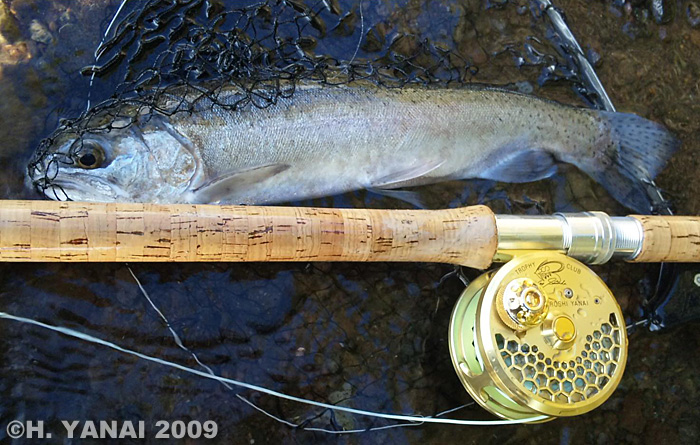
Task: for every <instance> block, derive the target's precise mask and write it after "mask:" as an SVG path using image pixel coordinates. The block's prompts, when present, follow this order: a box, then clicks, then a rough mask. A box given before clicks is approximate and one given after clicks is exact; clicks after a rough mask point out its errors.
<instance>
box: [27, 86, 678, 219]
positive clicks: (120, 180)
mask: <svg viewBox="0 0 700 445" xmlns="http://www.w3.org/2000/svg"><path fill="white" fill-rule="evenodd" d="M227 94H230V95H231V100H237V99H238V98H240V95H238V94H237V92H235V91H231V92H229V93H227V92H223V93H222V96H220V97H219V100H222V99H223V100H224V101H225V100H226V95H227ZM149 117H150V118H149V119H148V120H146V119H141V120H139V121H137V122H136V123H134V124H132V125H130V126H128V127H126V128H124V129H113V130H111V131H110V132H108V133H87V134H85V135H83V136H82V138H81V139H80V140H77V139H75V138H74V139H72V140H71V139H68V140H62V141H61V140H60V139H59V140H57V141H55V143H54V146H53V147H51V150H52V151H53V152H54V153H59V154H61V155H63V156H64V157H65V155H67V154H68V155H69V156H70V159H71V160H72V162H71V165H61V166H60V168H59V169H58V171H57V172H56V173H52V174H51V175H50V176H54V175H55V178H54V179H53V180H52V184H55V185H57V186H59V187H60V188H62V189H63V191H65V194H66V195H67V197H68V198H70V199H72V200H76V201H121V202H152V203H221V204H224V203H232V204H269V203H277V202H284V201H295V200H301V199H307V198H314V197H321V196H327V195H333V194H338V193H343V192H347V191H351V190H357V189H362V188H370V189H379V190H392V189H396V188H399V187H405V186H415V185H421V184H429V183H435V182H438V181H445V180H451V179H465V178H484V179H492V180H498V181H506V182H516V183H518V182H529V181H536V180H539V179H542V178H546V177H548V176H550V175H552V174H553V173H554V172H555V170H556V166H557V163H558V162H566V163H570V164H574V165H576V166H577V167H578V168H580V169H581V170H583V171H584V172H586V173H587V174H588V175H590V176H591V177H593V178H594V179H595V180H596V181H598V182H599V183H600V184H602V185H603V186H604V187H605V188H606V189H607V190H608V192H609V193H610V194H611V195H612V196H613V197H614V198H616V199H617V200H618V201H619V202H620V203H622V204H624V205H626V206H627V207H629V208H631V209H633V210H635V211H640V212H641V211H647V210H649V208H650V202H649V199H648V198H647V195H646V193H645V190H644V187H643V185H642V180H643V179H645V178H646V179H653V178H654V177H655V176H656V175H657V173H658V172H659V171H660V170H661V169H662V167H663V166H664V164H665V162H666V161H667V160H668V158H669V157H670V156H671V155H672V154H673V152H674V151H675V150H676V148H677V147H678V145H679V142H678V140H677V139H676V138H675V137H673V136H672V135H671V134H670V133H668V132H667V131H666V129H665V128H664V127H663V126H661V125H659V124H657V123H654V122H651V121H649V120H646V119H644V118H641V117H639V116H636V115H633V114H624V113H610V112H604V111H595V110H589V109H581V108H575V107H571V106H566V105H562V104H559V103H556V102H552V101H548V100H543V99H539V98H536V97H533V96H528V95H523V94H518V93H513V92H509V91H504V90H497V89H488V88H481V89H474V88H468V89H467V88H462V89H425V88H422V89H420V88H411V87H406V88H402V89H381V88H376V87H367V86H362V87H356V86H336V87H332V86H304V87H299V88H298V89H297V91H296V92H295V94H294V95H293V96H292V97H290V98H280V99H279V101H278V102H277V103H276V104H274V105H272V106H270V107H268V108H264V109H259V108H255V107H252V106H250V105H248V106H246V107H244V108H243V109H240V110H238V111H231V110H225V109H222V108H221V107H217V106H213V105H212V103H211V102H209V101H208V100H206V99H204V100H200V101H198V102H196V104H195V108H194V110H193V112H191V113H187V112H181V113H176V114H173V115H171V116H165V115H158V114H157V115H153V116H149ZM42 165H47V163H46V162H44V163H43V164H42ZM42 168H45V167H38V170H41V169H42ZM33 173H34V176H35V177H36V174H37V173H40V174H41V173H46V172H40V171H35V172H33Z"/></svg>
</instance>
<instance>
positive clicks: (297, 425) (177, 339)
mask: <svg viewBox="0 0 700 445" xmlns="http://www.w3.org/2000/svg"><path fill="white" fill-rule="evenodd" d="M125 265H126V268H127V269H128V270H129V273H130V274H131V276H132V277H133V278H134V281H136V284H137V285H138V287H139V289H140V290H141V293H142V294H143V296H144V297H145V298H146V300H148V303H149V304H150V305H151V307H152V308H153V309H154V310H155V311H156V313H158V315H159V316H160V318H161V320H163V322H164V323H165V325H166V327H167V328H168V330H169V331H170V333H171V334H172V336H173V339H174V340H175V344H176V345H177V346H178V347H179V348H180V349H182V350H183V351H185V352H187V353H189V354H190V355H191V356H192V358H193V359H194V360H195V361H196V362H197V364H199V365H200V366H201V367H202V368H204V369H205V370H206V371H207V372H208V373H209V374H210V375H211V376H214V377H216V374H215V373H214V371H213V370H212V369H211V368H210V367H209V366H208V365H206V364H204V363H203V362H202V361H201V360H200V359H199V357H198V356H197V354H196V353H195V352H194V351H192V350H191V349H189V348H188V347H187V346H185V344H184V343H183V342H182V339H181V338H180V336H179V335H177V333H176V332H175V330H174V329H173V328H172V325H171V324H170V321H169V320H168V319H167V317H166V316H165V314H163V312H162V311H161V310H160V309H159V308H158V306H156V304H155V302H154V301H153V299H152V298H151V297H150V296H149V295H148V292H146V289H145V288H144V287H143V285H142V284H141V281H140V280H139V279H138V278H137V277H136V274H135V273H134V271H133V270H132V269H131V266H130V265H129V264H128V263H127V264H125ZM221 384H222V385H224V386H225V387H226V388H227V389H230V390H233V387H232V386H231V385H229V384H228V383H227V382H224V381H221ZM235 396H236V397H237V398H238V399H239V400H240V401H241V402H244V403H245V404H247V405H248V406H250V407H251V408H253V409H255V410H256V411H258V412H260V413H262V414H264V415H266V416H267V417H270V418H271V419H273V420H276V421H277V422H279V423H282V424H283V425H286V426H288V427H291V428H299V429H302V430H305V431H313V432H321V433H328V434H351V433H362V432H369V431H379V430H384V429H389V428H400V427H407V426H419V425H421V424H422V422H421V423H402V424H396V425H384V426H380V427H370V428H365V429H355V430H344V431H339V430H329V429H326V428H317V427H306V426H303V425H304V423H306V422H308V421H310V420H312V419H307V420H305V421H304V422H302V423H292V422H290V421H288V420H286V419H283V418H281V417H277V416H275V415H274V414H272V413H270V412H268V411H266V410H265V409H263V408H262V407H260V406H258V405H256V404H255V403H253V402H251V401H250V400H248V399H246V398H245V397H243V396H242V395H240V394H235ZM473 404H474V402H472V403H469V404H465V405H462V406H459V407H457V408H452V409H450V410H447V411H443V412H441V413H438V414H436V415H435V417H440V416H443V415H445V414H448V413H451V412H454V411H457V410H460V409H462V408H465V407H467V406H470V405H473Z"/></svg>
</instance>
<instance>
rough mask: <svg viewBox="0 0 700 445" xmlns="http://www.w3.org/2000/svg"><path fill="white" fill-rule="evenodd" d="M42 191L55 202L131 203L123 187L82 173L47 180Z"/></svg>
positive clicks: (41, 188) (60, 175)
mask: <svg viewBox="0 0 700 445" xmlns="http://www.w3.org/2000/svg"><path fill="white" fill-rule="evenodd" d="M35 185H36V184H35ZM40 191H41V192H42V193H43V194H44V196H46V197H47V198H49V199H53V200H55V201H92V202H116V201H122V202H126V201H129V199H128V194H127V193H126V192H125V191H124V190H123V189H122V188H121V187H119V186H117V185H115V184H112V183H110V182H109V181H106V180H105V179H102V178H99V177H95V176H89V175H86V174H82V173H72V174H71V175H70V176H67V175H65V174H59V175H58V176H56V177H55V178H54V179H51V180H46V184H43V185H41V186H40Z"/></svg>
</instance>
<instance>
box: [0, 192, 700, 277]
mask: <svg viewBox="0 0 700 445" xmlns="http://www.w3.org/2000/svg"><path fill="white" fill-rule="evenodd" d="M538 251H539V252H542V251H548V252H560V253H563V254H566V255H568V256H571V257H573V258H576V259H578V260H580V261H583V262H585V263H588V264H601V263H605V262H607V261H608V260H610V259H611V258H613V257H615V258H620V259H623V260H627V261H632V262H661V261H664V262H696V261H700V217H684V216H636V215H635V216H626V217H609V216H608V215H606V214H604V213H601V212H588V213H579V214H555V215H552V216H513V215H494V214H493V212H492V211H491V210H490V209H489V208H487V207H485V206H473V207H464V208H455V209H445V210H372V209H331V208H307V207H262V206H227V205H222V206H214V205H190V204H171V205H160V204H134V203H125V204H119V203H81V202H70V201H69V202H55V201H0V260H2V261H36V262H57V261H58V262H110V261H128V262H183V261H197V262H198V261H209V262H211V261H225V262H251V261H363V262H366V261H372V262H377V261H383V262H393V261H397V262H439V263H450V264H459V265H463V266H468V267H473V268H477V269H485V268H487V267H488V266H489V265H491V263H492V262H493V261H497V262H503V261H507V260H509V259H511V258H512V257H513V256H516V255H518V254H522V253H527V252H538Z"/></svg>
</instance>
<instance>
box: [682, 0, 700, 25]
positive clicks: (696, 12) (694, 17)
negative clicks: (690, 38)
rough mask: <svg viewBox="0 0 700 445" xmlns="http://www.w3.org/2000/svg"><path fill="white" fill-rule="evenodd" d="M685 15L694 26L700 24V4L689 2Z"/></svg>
mask: <svg viewBox="0 0 700 445" xmlns="http://www.w3.org/2000/svg"><path fill="white" fill-rule="evenodd" d="M685 17H686V18H687V19H688V23H689V24H690V26H692V27H693V28H697V27H698V26H700V5H699V4H698V3H696V2H689V3H688V6H686V7H685Z"/></svg>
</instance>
